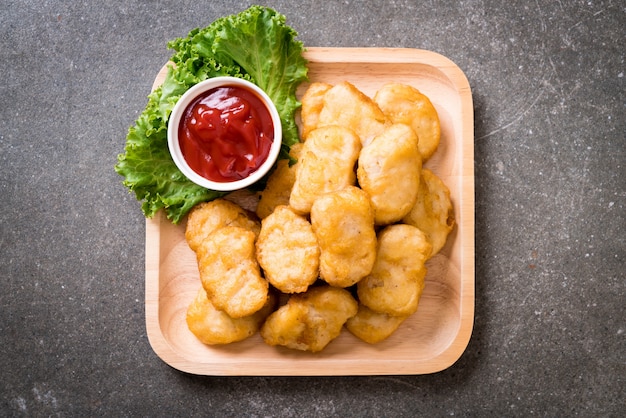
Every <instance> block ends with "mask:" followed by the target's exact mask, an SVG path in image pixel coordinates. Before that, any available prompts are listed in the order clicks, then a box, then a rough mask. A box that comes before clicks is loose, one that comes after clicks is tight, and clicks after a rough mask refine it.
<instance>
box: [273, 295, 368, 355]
mask: <svg viewBox="0 0 626 418" xmlns="http://www.w3.org/2000/svg"><path fill="white" fill-rule="evenodd" d="M357 310H358V303H357V302H356V300H354V298H353V297H352V295H351V294H350V292H348V291H347V290H345V289H339V288H335V287H331V286H317V287H312V288H310V289H309V290H307V291H306V292H305V293H299V294H295V295H292V296H291V297H290V298H289V301H288V302H287V304H285V305H283V306H281V307H280V308H279V309H278V310H276V311H275V312H274V313H272V314H271V315H270V316H269V317H268V318H267V320H266V321H265V323H264V324H263V326H262V327H261V337H263V340H264V341H265V342H266V343H267V344H269V345H280V346H284V347H288V348H292V349H296V350H301V351H311V352H318V351H321V350H322V349H324V347H326V346H327V345H328V343H330V342H331V341H332V340H333V339H335V338H337V337H338V336H339V334H340V333H341V329H342V327H343V325H344V323H345V322H346V320H348V318H350V317H352V316H354V315H355V314H356V313H357Z"/></svg>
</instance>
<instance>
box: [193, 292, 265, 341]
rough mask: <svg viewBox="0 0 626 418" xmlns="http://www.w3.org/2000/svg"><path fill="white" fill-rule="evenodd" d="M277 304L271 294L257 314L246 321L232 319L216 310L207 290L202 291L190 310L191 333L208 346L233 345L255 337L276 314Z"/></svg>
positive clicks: (243, 318)
mask: <svg viewBox="0 0 626 418" xmlns="http://www.w3.org/2000/svg"><path fill="white" fill-rule="evenodd" d="M275 304H276V297H275V296H274V295H272V294H270V295H269V297H268V298H267V302H266V303H265V305H264V306H263V307H262V308H261V309H260V310H258V311H257V312H255V313H253V314H252V315H250V316H244V317H242V318H231V317H230V316H228V314H226V312H224V311H220V310H218V309H215V306H213V304H212V303H211V301H210V300H209V298H208V297H207V294H206V291H205V290H204V288H200V290H198V294H197V295H196V298H195V299H194V301H193V302H192V303H191V304H190V305H189V307H188V308H187V315H186V318H185V319H186V321H187V326H188V327H189V330H190V331H191V332H192V333H193V334H194V335H195V336H196V338H198V339H199V340H200V341H201V342H203V343H204V344H209V345H215V344H229V343H233V342H236V341H241V340H245V339H246V338H248V337H250V336H252V335H254V334H255V333H256V332H257V331H258V330H259V328H260V327H261V325H262V324H263V321H265V318H267V316H268V315H269V314H270V313H272V311H273V310H274V307H275Z"/></svg>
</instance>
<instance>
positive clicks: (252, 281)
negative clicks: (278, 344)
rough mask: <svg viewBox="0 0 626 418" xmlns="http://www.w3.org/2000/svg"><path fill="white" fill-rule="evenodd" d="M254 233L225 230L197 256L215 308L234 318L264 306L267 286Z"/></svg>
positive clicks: (213, 236) (233, 228)
mask: <svg viewBox="0 0 626 418" xmlns="http://www.w3.org/2000/svg"><path fill="white" fill-rule="evenodd" d="M255 238H256V236H255V235H254V232H252V231H250V230H248V229H244V228H241V227H238V226H225V227H222V228H220V229H218V230H217V231H215V232H213V233H212V234H211V235H209V236H208V237H207V239H205V240H204V241H203V242H202V243H201V244H200V246H199V247H198V250H197V252H196V255H197V259H198V268H199V270H200V280H201V281H202V286H203V287H204V290H206V292H207V296H208V298H209V300H210V301H211V302H212V303H213V305H214V306H215V307H216V308H217V309H219V310H223V311H225V312H226V313H227V314H228V315H229V316H230V317H232V318H241V317H244V316H248V315H252V314H253V313H255V312H256V311H258V310H259V309H261V308H262V307H263V305H265V302H266V301H267V297H268V287H269V286H268V283H267V281H266V280H265V279H263V278H262V277H261V271H260V268H259V264H258V263H257V260H256V249H255V244H254V242H255Z"/></svg>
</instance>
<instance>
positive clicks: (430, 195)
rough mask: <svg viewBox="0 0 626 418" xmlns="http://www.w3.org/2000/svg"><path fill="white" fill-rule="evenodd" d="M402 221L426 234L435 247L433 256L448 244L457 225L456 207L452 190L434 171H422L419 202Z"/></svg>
mask: <svg viewBox="0 0 626 418" xmlns="http://www.w3.org/2000/svg"><path fill="white" fill-rule="evenodd" d="M402 221H403V222H404V223H406V224H409V225H413V226H415V227H417V228H419V229H420V230H422V232H424V233H425V234H426V238H427V239H428V241H429V242H430V243H431V245H432V246H433V250H432V255H435V254H437V253H438V252H439V251H440V250H441V249H442V248H443V246H444V245H445V244H446V241H447V239H448V235H449V234H450V232H451V231H452V229H454V225H455V223H456V222H455V219H454V207H453V206H452V202H451V201H450V189H448V186H446V185H445V183H444V182H443V181H442V180H441V179H440V178H439V177H437V175H435V174H434V173H433V172H432V171H430V170H428V169H423V170H422V174H421V176H420V186H419V192H418V194H417V201H416V202H415V205H414V206H413V208H412V209H411V211H410V212H409V213H408V214H407V215H406V216H405V217H404V218H403V219H402Z"/></svg>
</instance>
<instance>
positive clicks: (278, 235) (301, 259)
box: [256, 205, 320, 293]
mask: <svg viewBox="0 0 626 418" xmlns="http://www.w3.org/2000/svg"><path fill="white" fill-rule="evenodd" d="M256 255H257V260H258V261H259V264H260V266H261V268H262V269H263V271H264V272H265V278H266V279H267V280H269V282H270V284H272V285H273V286H274V287H276V288H277V289H278V290H280V291H281V292H285V293H300V292H304V291H305V290H306V289H307V288H308V287H309V286H310V285H312V284H313V283H314V282H315V281H316V280H317V277H318V271H319V259H320V250H319V246H318V245H317V238H316V237H315V234H314V233H313V228H312V227H311V224H310V223H309V221H308V220H307V219H306V218H304V217H303V216H300V215H297V214H296V213H294V212H293V210H292V209H291V208H289V206H282V205H281V206H278V207H276V209H275V210H274V212H273V213H272V214H271V215H269V216H268V217H267V218H265V219H264V220H263V222H262V224H261V233H260V234H259V238H258V240H257V242H256Z"/></svg>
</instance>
